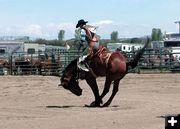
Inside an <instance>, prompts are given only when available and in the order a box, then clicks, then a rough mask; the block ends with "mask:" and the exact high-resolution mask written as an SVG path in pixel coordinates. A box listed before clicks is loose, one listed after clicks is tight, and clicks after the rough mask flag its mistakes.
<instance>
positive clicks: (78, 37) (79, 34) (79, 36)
mask: <svg viewBox="0 0 180 129" xmlns="http://www.w3.org/2000/svg"><path fill="white" fill-rule="evenodd" d="M74 37H75V40H80V39H81V29H76V30H75V34H74Z"/></svg>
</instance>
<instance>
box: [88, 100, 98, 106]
mask: <svg viewBox="0 0 180 129" xmlns="http://www.w3.org/2000/svg"><path fill="white" fill-rule="evenodd" d="M85 107H100V104H97V103H96V102H95V101H94V102H92V103H91V104H90V105H85Z"/></svg>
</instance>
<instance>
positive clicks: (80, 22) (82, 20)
mask: <svg viewBox="0 0 180 129" xmlns="http://www.w3.org/2000/svg"><path fill="white" fill-rule="evenodd" d="M86 23H88V21H84V19H81V20H79V21H78V23H77V25H76V28H78V27H79V26H80V25H81V24H83V25H85V24H86Z"/></svg>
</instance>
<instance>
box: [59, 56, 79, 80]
mask: <svg viewBox="0 0 180 129" xmlns="http://www.w3.org/2000/svg"><path fill="white" fill-rule="evenodd" d="M74 66H77V59H74V60H72V61H71V62H70V63H69V64H68V66H67V67H66V68H65V69H64V70H63V71H62V77H61V80H62V79H63V78H64V77H65V74H66V72H68V71H69V70H71V69H72V68H73V67H74Z"/></svg>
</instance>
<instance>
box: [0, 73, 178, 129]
mask: <svg viewBox="0 0 180 129" xmlns="http://www.w3.org/2000/svg"><path fill="white" fill-rule="evenodd" d="M80 83H81V87H82V89H83V95H82V96H81V97H77V96H75V95H73V94H71V93H70V92H68V91H66V90H64V89H63V88H60V87H58V86H57V85H58V84H59V78H57V77H48V76H44V77H43V76H17V77H16V76H1V77H0V129H164V121H165V120H164V118H162V116H165V115H167V114H180V74H128V75H127V76H126V77H125V78H124V79H123V80H122V81H121V84H120V91H119V92H118V93H117V95H116V96H115V99H114V101H113V103H112V104H111V106H110V107H107V108H87V107H84V105H85V104H89V103H90V102H91V101H93V99H94V98H93V95H92V93H91V90H90V88H89V87H88V85H87V84H86V83H85V81H81V82H80ZM103 83H104V78H98V84H99V87H100V91H102V88H103ZM110 93H111V92H110ZM105 99H107V97H106V98H105Z"/></svg>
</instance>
